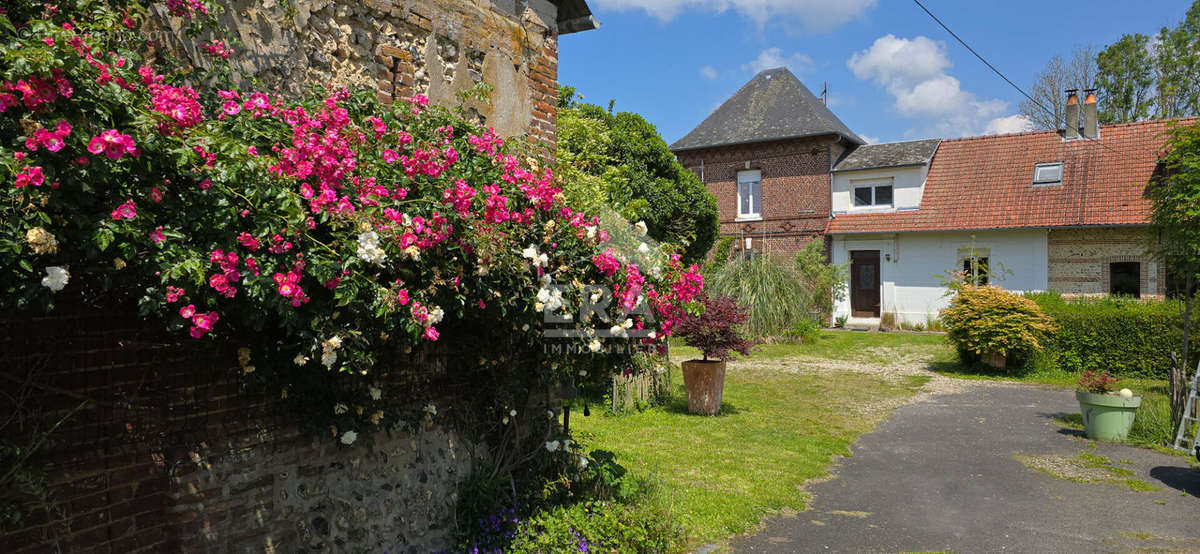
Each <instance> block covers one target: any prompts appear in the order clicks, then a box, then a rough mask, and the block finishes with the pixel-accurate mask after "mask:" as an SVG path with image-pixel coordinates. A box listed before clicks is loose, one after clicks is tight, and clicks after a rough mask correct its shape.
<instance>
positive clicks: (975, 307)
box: [940, 285, 1055, 367]
mask: <svg viewBox="0 0 1200 554" xmlns="http://www.w3.org/2000/svg"><path fill="white" fill-rule="evenodd" d="M940 318H941V320H942V323H943V324H944V325H945V326H946V329H947V331H948V337H949V339H950V341H951V342H952V343H953V344H954V345H955V346H956V347H957V348H958V351H959V353H960V354H962V355H963V357H964V358H965V359H964V361H973V359H972V358H974V357H976V356H982V355H985V354H993V353H994V354H1002V355H1005V356H1008V357H1009V358H1015V359H1017V360H1024V359H1027V358H1028V357H1029V355H1030V354H1033V353H1036V352H1039V351H1041V350H1042V349H1043V348H1044V347H1045V345H1046V344H1047V339H1048V337H1049V336H1050V335H1051V334H1052V333H1053V332H1054V331H1055V326H1054V322H1053V320H1052V319H1050V317H1049V316H1047V315H1046V313H1045V312H1044V311H1043V310H1042V308H1040V307H1039V306H1038V305H1037V304H1036V303H1034V302H1033V301H1032V300H1030V299H1028V298H1023V297H1021V296H1018V295H1016V294H1013V293H1011V292H1008V291H1006V290H1004V289H1001V288H999V287H993V286H982V287H981V286H975V285H964V286H963V287H962V289H961V290H960V291H959V293H958V294H957V295H955V297H954V299H953V300H952V301H951V302H950V307H948V308H946V309H944V310H942V312H941V315H940ZM1014 365H1017V366H1020V365H1021V364H1019V363H1018V364H1014ZM1009 367H1013V366H1012V365H1010V366H1009Z"/></svg>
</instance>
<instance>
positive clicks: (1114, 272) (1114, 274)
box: [1108, 262, 1142, 298]
mask: <svg viewBox="0 0 1200 554" xmlns="http://www.w3.org/2000/svg"><path fill="white" fill-rule="evenodd" d="M1141 277H1142V264H1141V263H1139V262H1116V263H1111V264H1108V292H1110V293H1112V294H1123V295H1126V296H1132V297H1134V298H1138V297H1140V296H1141V295H1142V290H1141V284H1142V278H1141Z"/></svg>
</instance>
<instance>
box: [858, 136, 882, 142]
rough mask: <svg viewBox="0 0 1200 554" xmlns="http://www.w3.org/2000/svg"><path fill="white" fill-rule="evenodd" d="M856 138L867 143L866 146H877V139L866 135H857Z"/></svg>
mask: <svg viewBox="0 0 1200 554" xmlns="http://www.w3.org/2000/svg"><path fill="white" fill-rule="evenodd" d="M858 137H859V138H861V139H863V140H865V141H867V144H879V137H869V136H867V135H858Z"/></svg>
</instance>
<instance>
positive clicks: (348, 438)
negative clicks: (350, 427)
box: [342, 431, 358, 444]
mask: <svg viewBox="0 0 1200 554" xmlns="http://www.w3.org/2000/svg"><path fill="white" fill-rule="evenodd" d="M355 440H358V433H355V432H354V431H346V432H345V433H342V444H354V441H355Z"/></svg>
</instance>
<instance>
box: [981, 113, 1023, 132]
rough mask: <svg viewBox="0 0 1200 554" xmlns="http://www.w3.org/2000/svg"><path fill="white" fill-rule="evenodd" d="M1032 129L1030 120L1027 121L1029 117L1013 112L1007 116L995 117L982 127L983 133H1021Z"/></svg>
mask: <svg viewBox="0 0 1200 554" xmlns="http://www.w3.org/2000/svg"><path fill="white" fill-rule="evenodd" d="M1032 130H1033V122H1032V121H1029V119H1027V118H1026V117H1025V116H1023V115H1020V114H1014V115H1010V116H1008V117H997V118H996V119H993V120H991V121H989V122H988V124H987V127H985V128H984V129H983V134H985V135H1001V134H1004V133H1021V132H1024V131H1032Z"/></svg>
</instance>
